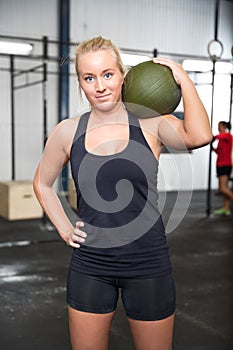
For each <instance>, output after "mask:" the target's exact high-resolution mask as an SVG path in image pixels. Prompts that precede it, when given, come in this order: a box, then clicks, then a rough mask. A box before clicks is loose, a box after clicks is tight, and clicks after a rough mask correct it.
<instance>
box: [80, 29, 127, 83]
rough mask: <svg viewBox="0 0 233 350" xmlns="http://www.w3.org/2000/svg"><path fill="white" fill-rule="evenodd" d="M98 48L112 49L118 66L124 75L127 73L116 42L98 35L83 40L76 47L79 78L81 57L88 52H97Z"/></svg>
mask: <svg viewBox="0 0 233 350" xmlns="http://www.w3.org/2000/svg"><path fill="white" fill-rule="evenodd" d="M98 50H112V52H113V54H114V56H115V59H116V63H117V66H118V68H119V70H120V72H121V73H122V74H123V75H124V74H125V68H124V65H123V62H122V59H121V54H120V50H119V49H118V48H117V46H116V45H115V44H113V42H112V41H111V40H109V39H105V38H103V37H102V36H97V37H95V38H92V39H90V40H86V41H83V42H82V43H80V44H79V45H78V46H77V48H76V56H75V69H76V73H77V76H78V79H79V69H78V68H79V57H80V56H81V55H82V54H85V53H88V52H95V51H98Z"/></svg>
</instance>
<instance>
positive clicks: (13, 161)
mask: <svg viewBox="0 0 233 350" xmlns="http://www.w3.org/2000/svg"><path fill="white" fill-rule="evenodd" d="M14 69H15V68H14V56H13V55H11V56H10V73H11V180H12V181H13V180H15V96H14Z"/></svg>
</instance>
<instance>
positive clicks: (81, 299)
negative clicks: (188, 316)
mask: <svg viewBox="0 0 233 350" xmlns="http://www.w3.org/2000/svg"><path fill="white" fill-rule="evenodd" d="M119 291H121V298H122V302H123V306H124V309H125V313H126V315H127V316H128V317H129V318H132V319H135V320H142V321H155V320H161V319H164V318H166V317H168V316H171V315H172V314H173V313H174V312H175V285H174V281H173V278H172V276H171V275H166V276H162V277H153V278H125V277H124V278H111V277H100V276H90V275H86V274H83V273H79V272H77V271H74V270H71V269H70V271H69V274H68V281H67V304H68V305H69V306H70V307H72V308H73V309H76V310H79V311H84V312H90V313H97V314H105V313H109V312H112V311H114V310H115V309H116V305H117V301H118V296H119Z"/></svg>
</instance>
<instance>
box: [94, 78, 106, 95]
mask: <svg viewBox="0 0 233 350" xmlns="http://www.w3.org/2000/svg"><path fill="white" fill-rule="evenodd" d="M96 91H98V92H103V91H105V85H104V82H103V80H102V79H101V78H98V79H97V80H96Z"/></svg>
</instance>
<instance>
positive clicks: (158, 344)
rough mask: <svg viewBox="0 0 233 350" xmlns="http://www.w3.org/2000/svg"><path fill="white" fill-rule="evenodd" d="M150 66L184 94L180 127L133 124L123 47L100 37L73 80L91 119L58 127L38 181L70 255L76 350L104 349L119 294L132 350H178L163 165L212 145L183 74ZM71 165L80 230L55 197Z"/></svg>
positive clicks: (162, 119) (155, 121)
mask: <svg viewBox="0 0 233 350" xmlns="http://www.w3.org/2000/svg"><path fill="white" fill-rule="evenodd" d="M154 63H155V64H163V65H166V66H168V67H169V68H170V69H171V70H172V72H173V75H174V78H175V80H176V81H177V83H178V84H179V85H180V87H181V90H182V96H183V102H184V115H185V118H184V121H181V120H178V119H177V118H175V117H174V116H172V115H165V116H159V117H156V118H150V119H138V118H136V117H135V116H133V115H131V114H130V113H129V112H128V111H127V109H126V108H125V106H124V104H123V102H122V97H121V91H122V85H123V83H124V68H123V64H122V61H121V58H120V53H119V50H118V49H117V47H116V46H115V45H114V44H113V43H112V42H111V41H110V40H106V39H104V38H102V37H97V38H93V39H91V40H88V41H85V42H83V43H81V44H80V45H79V46H78V47H77V51H76V71H77V76H78V81H79V85H80V87H81V89H82V90H83V91H84V93H85V95H86V97H87V99H88V101H89V103H90V105H91V110H90V112H89V113H86V114H85V115H83V116H81V117H78V118H76V119H75V118H74V119H67V120H65V121H62V122H61V123H59V124H58V126H56V127H55V129H54V131H53V132H52V134H51V136H50V137H49V139H48V141H47V144H46V147H45V150H44V154H43V157H42V159H41V161H40V164H39V166H38V169H37V171H36V174H35V179H34V188H35V192H36V195H37V197H38V199H39V201H40V203H41V205H42V207H43V208H44V210H45V212H46V213H47V215H48V216H49V218H50V219H51V221H52V222H53V224H54V225H55V227H56V228H57V230H58V232H59V234H60V236H61V237H62V239H63V240H64V241H65V242H66V243H67V244H68V245H69V246H71V247H73V248H74V250H73V255H72V259H71V264H70V270H69V276H68V283H67V302H68V315H69V326H70V337H71V343H72V348H73V349H74V350H76V349H77V350H87V349H89V350H90V349H93V350H104V349H107V347H108V338H109V332H110V328H111V322H112V319H113V316H114V313H115V308H116V304H117V299H118V293H119V289H120V290H121V294H122V301H123V305H124V308H125V312H126V315H127V317H128V321H129V325H130V328H131V331H132V335H133V339H134V343H135V347H136V349H138V350H152V349H153V350H155V349H159V350H170V349H171V348H172V335H173V325H174V314H175V288H174V283H173V279H172V271H171V270H172V269H171V263H170V259H169V253H168V247H167V243H166V237H165V232H164V227H163V223H162V220H161V217H160V215H159V212H158V207H157V188H156V185H157V172H158V159H159V155H160V152H161V149H162V147H163V145H167V146H169V147H173V148H177V149H184V148H188V149H193V148H197V147H201V146H204V145H206V144H208V143H209V142H210V141H211V139H212V134H211V130H210V126H209V120H208V116H207V114H206V111H205V108H204V107H203V105H202V102H201V100H200V98H199V97H198V94H197V92H196V89H195V87H194V84H193V83H192V81H191V80H190V79H189V77H188V75H187V74H186V73H185V72H184V70H183V69H182V67H181V66H180V65H179V64H176V63H174V62H172V61H170V60H167V59H164V58H156V59H154ZM197 126H198V128H197ZM200 130H202V132H201V133H200ZM69 161H70V163H71V170H72V175H73V178H74V182H75V185H76V190H77V197H78V213H79V217H80V220H79V221H78V222H77V223H76V227H73V225H72V223H71V222H70V220H69V219H68V217H67V216H66V214H65V213H64V211H63V208H62V206H61V204H60V201H59V199H58V197H57V195H56V193H55V192H54V191H53V189H52V185H53V184H54V181H55V179H56V178H57V176H58V175H59V173H60V171H61V169H62V168H63V166H64V165H66V164H67V163H68V162H69ZM129 198H130V199H129Z"/></svg>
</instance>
